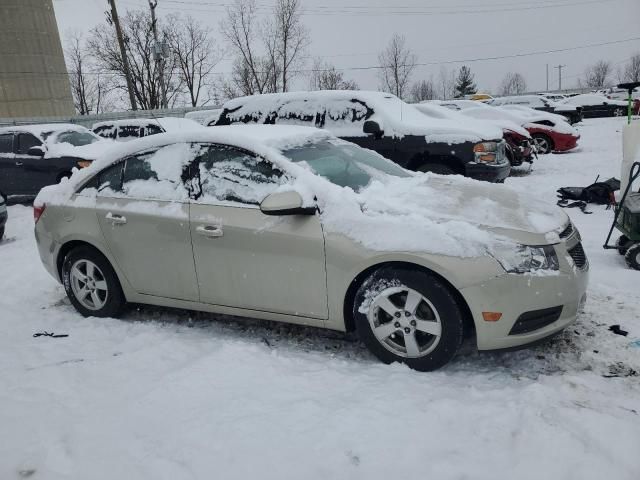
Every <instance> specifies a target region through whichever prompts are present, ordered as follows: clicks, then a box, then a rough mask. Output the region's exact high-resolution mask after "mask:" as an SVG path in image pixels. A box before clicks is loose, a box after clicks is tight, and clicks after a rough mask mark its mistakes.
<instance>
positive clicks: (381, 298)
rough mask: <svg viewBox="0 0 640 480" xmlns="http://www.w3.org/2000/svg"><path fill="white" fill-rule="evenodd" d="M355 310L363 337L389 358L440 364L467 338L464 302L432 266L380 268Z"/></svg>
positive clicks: (425, 367) (430, 366)
mask: <svg viewBox="0 0 640 480" xmlns="http://www.w3.org/2000/svg"><path fill="white" fill-rule="evenodd" d="M353 315H354V320H355V325H356V329H357V332H358V335H359V337H360V339H361V340H362V341H363V343H364V344H365V345H366V346H367V347H368V348H369V350H370V351H371V352H372V353H373V354H374V355H375V356H376V357H378V359H380V360H381V361H382V362H384V363H392V362H401V363H405V364H407V365H408V366H409V367H411V368H413V369H415V370H419V371H431V370H435V369H438V368H440V367H442V366H443V365H445V364H447V363H448V362H449V361H450V360H451V359H452V358H453V357H454V356H455V354H456V352H457V350H458V348H459V347H460V344H461V343H462V337H463V322H462V312H461V310H460V307H459V306H458V304H457V302H456V300H455V298H454V297H453V295H452V294H451V292H450V291H449V288H448V287H447V286H446V285H444V284H443V283H442V282H441V281H440V280H438V279H437V278H436V277H435V276H433V275H431V274H429V273H427V272H423V271H419V270H404V269H397V268H384V269H381V270H378V271H377V272H375V273H374V274H373V275H372V276H371V277H369V279H367V280H366V281H365V282H363V284H362V285H361V286H360V288H359V289H358V291H357V292H356V296H355V302H354V309H353Z"/></svg>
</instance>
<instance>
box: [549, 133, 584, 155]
mask: <svg viewBox="0 0 640 480" xmlns="http://www.w3.org/2000/svg"><path fill="white" fill-rule="evenodd" d="M552 139H553V151H554V152H566V151H568V150H572V149H574V148H576V147H577V146H578V140H579V139H580V136H579V135H578V136H577V137H576V136H575V135H570V134H568V133H556V134H555V135H553V137H552Z"/></svg>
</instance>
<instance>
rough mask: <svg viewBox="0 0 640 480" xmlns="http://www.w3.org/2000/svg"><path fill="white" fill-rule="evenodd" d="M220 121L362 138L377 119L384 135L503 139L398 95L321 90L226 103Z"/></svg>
mask: <svg viewBox="0 0 640 480" xmlns="http://www.w3.org/2000/svg"><path fill="white" fill-rule="evenodd" d="M223 108H224V111H223V114H222V115H221V118H220V123H221V124H225V122H231V123H238V122H243V123H250V122H254V123H272V122H274V121H277V122H278V123H281V124H282V123H284V124H291V125H306V126H314V125H316V124H318V122H319V121H320V120H319V119H324V128H326V129H327V130H329V131H331V133H333V134H334V135H336V136H338V137H363V136H366V135H367V134H365V133H364V131H363V126H364V122H365V121H366V120H373V121H376V122H378V124H379V125H380V126H381V128H382V130H384V134H385V136H392V137H397V138H402V137H403V136H405V135H419V136H425V137H426V140H427V142H444V143H449V144H455V143H461V142H480V141H482V140H496V139H499V138H502V133H501V132H500V130H499V129H491V128H489V129H488V127H487V126H482V127H479V126H478V125H477V123H475V122H473V121H464V120H462V121H460V119H457V120H450V119H430V118H428V117H426V116H425V115H423V114H422V113H421V112H419V111H418V110H417V109H416V108H415V107H414V106H412V105H409V104H407V103H405V102H403V101H402V100H400V99H399V98H398V97H396V96H394V95H391V94H387V93H381V92H364V91H348V90H341V91H331V90H330V91H319V92H290V93H274V94H266V95H254V96H249V97H241V98H236V99H234V100H230V101H229V102H227V103H226V104H225V105H224V107H223Z"/></svg>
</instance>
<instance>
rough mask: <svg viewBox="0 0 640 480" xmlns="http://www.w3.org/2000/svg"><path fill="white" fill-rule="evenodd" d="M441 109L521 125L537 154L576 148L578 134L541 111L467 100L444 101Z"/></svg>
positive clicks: (572, 128)
mask: <svg viewBox="0 0 640 480" xmlns="http://www.w3.org/2000/svg"><path fill="white" fill-rule="evenodd" d="M439 103H440V104H441V105H442V106H444V107H447V108H451V109H453V110H459V111H460V112H461V113H463V114H464V115H466V116H468V117H470V118H476V119H487V120H492V121H501V122H504V121H507V122H510V123H516V124H518V125H521V126H522V127H523V128H524V129H525V130H527V132H528V133H529V134H530V135H531V140H532V142H533V144H534V145H535V147H536V151H537V152H538V153H541V154H545V153H551V152H566V151H569V150H572V149H574V148H575V147H577V145H578V140H579V139H580V134H579V133H578V131H577V130H576V129H575V128H574V127H573V126H571V125H569V124H568V123H567V122H566V119H565V118H564V117H563V116H562V115H557V114H555V113H549V112H543V111H540V110H535V109H533V108H529V107H525V106H523V105H504V106H502V107H493V106H491V105H486V104H481V103H478V102H471V101H469V100H446V101H441V102H439Z"/></svg>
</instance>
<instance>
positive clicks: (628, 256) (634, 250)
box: [624, 243, 640, 270]
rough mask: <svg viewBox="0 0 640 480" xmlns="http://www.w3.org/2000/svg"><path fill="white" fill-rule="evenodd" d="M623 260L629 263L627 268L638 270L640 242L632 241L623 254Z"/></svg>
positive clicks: (639, 266)
mask: <svg viewBox="0 0 640 480" xmlns="http://www.w3.org/2000/svg"><path fill="white" fill-rule="evenodd" d="M624 260H625V262H627V265H629V268H633V269H634V270H640V243H634V244H633V245H631V246H630V247H629V248H628V249H627V253H625V254H624Z"/></svg>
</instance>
